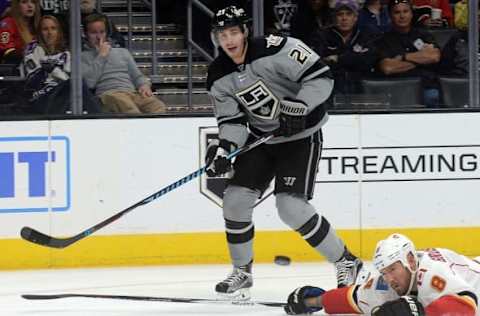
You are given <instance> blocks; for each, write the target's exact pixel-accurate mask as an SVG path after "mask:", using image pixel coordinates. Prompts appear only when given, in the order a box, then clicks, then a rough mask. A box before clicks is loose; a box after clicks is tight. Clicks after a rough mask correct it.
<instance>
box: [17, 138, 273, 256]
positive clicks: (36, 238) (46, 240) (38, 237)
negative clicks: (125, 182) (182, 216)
mask: <svg viewBox="0 0 480 316" xmlns="http://www.w3.org/2000/svg"><path fill="white" fill-rule="evenodd" d="M272 137H273V135H271V134H269V135H266V136H264V137H262V138H259V139H257V140H256V141H254V142H252V143H250V144H247V145H245V146H243V147H242V148H239V149H237V150H235V151H233V152H232V153H230V154H229V155H228V156H227V159H232V158H234V157H236V156H238V155H240V154H242V153H244V152H247V151H249V150H250V149H252V148H254V147H257V146H258V145H260V144H263V143H265V142H266V141H268V140H269V139H271V138H272ZM205 171H206V166H203V167H202V168H200V169H198V170H196V171H194V172H192V173H190V174H189V175H187V176H185V177H183V178H181V179H180V180H178V181H176V182H174V183H172V184H170V185H168V186H166V187H164V188H163V189H161V190H160V191H157V192H155V193H153V194H152V195H150V196H148V197H146V198H145V199H143V200H141V201H139V202H137V203H135V204H133V205H132V206H129V207H127V208H126V209H124V210H123V211H121V212H118V213H116V214H114V215H113V216H111V217H109V218H107V219H105V220H104V221H102V222H100V223H98V224H96V225H94V226H92V227H90V228H88V229H86V230H84V231H82V232H81V233H78V234H77V235H75V236H72V237H67V238H57V237H52V236H48V235H46V234H44V233H41V232H39V231H38V230H36V229H33V228H31V227H27V226H26V227H23V228H22V230H21V232H20V235H21V236H22V238H23V239H25V240H26V241H29V242H32V243H35V244H37V245H41V246H46V247H51V248H65V247H68V246H70V245H71V244H73V243H75V242H77V241H79V240H81V239H83V238H85V237H87V236H89V235H91V234H93V233H94V232H96V231H97V230H99V229H101V228H103V227H105V226H107V225H108V224H110V223H113V222H114V221H116V220H117V219H119V218H120V217H122V216H123V215H125V214H127V213H129V212H131V211H132V210H134V209H135V208H137V207H139V206H141V205H145V204H148V203H150V202H152V201H154V200H156V199H158V198H159V197H161V196H162V195H165V194H167V193H168V192H170V191H173V190H175V189H176V188H178V187H180V186H182V185H184V184H185V183H187V182H189V181H191V180H193V179H195V178H197V177H199V176H200V175H202V174H203V173H205Z"/></svg>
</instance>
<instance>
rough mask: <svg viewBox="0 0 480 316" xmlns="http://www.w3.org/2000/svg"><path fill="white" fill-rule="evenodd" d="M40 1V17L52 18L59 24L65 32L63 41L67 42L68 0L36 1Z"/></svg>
mask: <svg viewBox="0 0 480 316" xmlns="http://www.w3.org/2000/svg"><path fill="white" fill-rule="evenodd" d="M38 1H40V9H41V13H42V16H43V15H50V16H54V17H55V18H56V19H57V20H58V21H59V22H60V24H61V26H62V29H63V30H65V40H66V41H67V43H68V42H69V40H68V39H69V35H70V34H69V32H68V30H69V25H70V24H69V23H68V20H69V18H70V16H69V9H70V0H38Z"/></svg>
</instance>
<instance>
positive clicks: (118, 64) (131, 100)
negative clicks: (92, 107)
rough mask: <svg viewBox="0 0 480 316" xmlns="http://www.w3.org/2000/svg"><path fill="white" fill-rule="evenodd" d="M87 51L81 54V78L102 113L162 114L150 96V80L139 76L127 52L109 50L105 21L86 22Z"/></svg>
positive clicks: (160, 104) (162, 107)
mask: <svg viewBox="0 0 480 316" xmlns="http://www.w3.org/2000/svg"><path fill="white" fill-rule="evenodd" d="M85 31H86V36H87V40H88V43H89V48H88V50H86V51H84V52H82V75H83V78H84V79H85V81H86V82H87V85H88V87H89V88H91V89H95V93H96V95H97V96H98V97H100V99H101V100H102V103H103V110H104V111H107V112H121V113H160V112H165V108H166V107H165V104H164V103H163V102H161V101H160V100H159V99H157V98H156V97H155V96H153V93H152V90H151V87H150V82H149V80H148V79H147V78H146V77H145V76H144V75H143V74H142V73H141V72H140V70H139V69H138V67H137V65H136V64H135V61H134V60H133V57H132V55H131V54H130V52H129V51H128V50H126V49H124V48H112V47H111V44H110V43H109V42H108V41H107V20H106V18H105V16H103V15H101V14H91V15H89V16H88V17H87V18H86V20H85Z"/></svg>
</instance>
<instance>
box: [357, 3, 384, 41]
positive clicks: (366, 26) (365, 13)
mask: <svg viewBox="0 0 480 316" xmlns="http://www.w3.org/2000/svg"><path fill="white" fill-rule="evenodd" d="M358 27H359V28H360V30H361V31H362V32H369V33H371V34H383V33H385V32H388V31H390V30H391V28H392V25H391V21H390V16H389V14H388V10H387V8H385V7H384V8H382V10H381V11H380V14H379V16H378V19H377V16H376V15H375V14H374V13H373V12H371V11H370V10H368V8H367V7H366V6H365V7H364V8H363V9H361V10H360V11H359V12H358Z"/></svg>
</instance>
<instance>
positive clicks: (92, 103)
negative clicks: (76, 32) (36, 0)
mask: <svg viewBox="0 0 480 316" xmlns="http://www.w3.org/2000/svg"><path fill="white" fill-rule="evenodd" d="M23 69H24V72H25V75H26V79H27V80H26V85H25V88H26V90H27V92H29V93H30V100H29V101H30V104H31V107H32V109H33V111H34V112H35V113H39V114H47V113H50V114H51V113H56V114H61V113H65V112H66V111H67V110H69V109H70V52H69V51H68V49H67V47H66V45H65V41H64V37H63V30H62V28H61V25H60V23H59V21H58V20H57V19H56V18H55V17H54V16H50V15H45V16H43V17H42V18H41V19H40V22H39V27H38V42H36V41H34V42H32V43H31V44H30V45H28V48H27V49H26V52H25V59H24V63H23ZM83 101H84V103H83V104H84V109H85V110H87V111H88V112H89V113H95V112H99V111H100V105H99V104H98V101H96V100H95V99H94V97H93V95H92V94H91V93H90V92H89V91H88V89H87V88H86V86H84V91H83Z"/></svg>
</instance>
